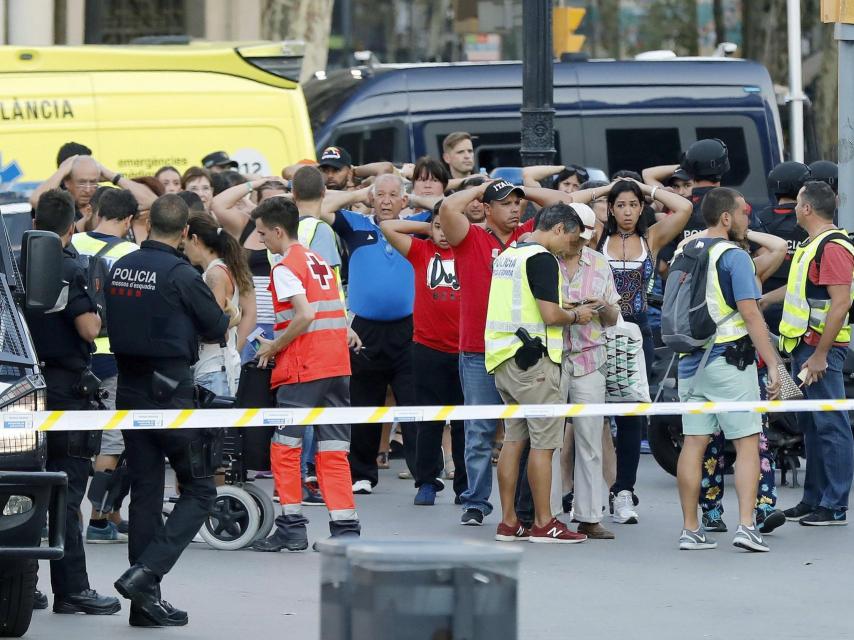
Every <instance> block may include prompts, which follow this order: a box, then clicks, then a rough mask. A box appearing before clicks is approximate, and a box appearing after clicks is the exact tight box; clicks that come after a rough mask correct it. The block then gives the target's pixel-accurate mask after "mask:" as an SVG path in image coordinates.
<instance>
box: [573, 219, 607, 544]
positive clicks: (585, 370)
mask: <svg viewBox="0 0 854 640" xmlns="http://www.w3.org/2000/svg"><path fill="white" fill-rule="evenodd" d="M570 206H571V207H572V208H573V209H575V212H576V213H577V214H578V215H579V216H580V217H581V221H582V222H583V223H584V230H583V231H582V233H581V236H580V238H579V241H578V247H573V251H571V252H570V254H568V255H566V256H564V257H563V258H562V259H561V260H559V261H558V262H559V263H560V268H561V272H562V273H563V291H562V294H563V295H562V299H563V300H564V307H566V308H568V309H576V310H580V309H583V308H585V307H586V308H588V309H590V310H591V311H592V312H593V314H592V318H591V320H590V322H588V323H586V324H574V325H571V326H568V327H566V328H565V329H564V334H563V335H564V350H563V363H562V371H561V384H562V386H563V389H562V392H563V393H564V395H565V396H568V397H569V399H570V402H574V403H603V402H605V374H604V365H605V327H610V326H612V325H614V324H616V323H617V320H618V318H619V316H620V305H619V302H620V294H619V293H617V290H616V287H615V286H614V276H613V274H612V271H611V267H610V265H609V264H608V261H607V259H606V258H605V256H603V255H602V254H601V253H599V252H597V251H594V250H593V249H591V248H589V247H588V246H586V244H587V241H588V240H589V239H590V238H591V237H592V236H593V231H594V228H595V225H596V214H595V213H593V210H592V209H591V208H590V207H588V206H587V205H584V204H578V203H573V204H571V205H570ZM585 315H586V314H585ZM572 424H573V429H574V432H575V481H574V488H575V495H574V514H575V519H576V520H578V522H579V523H580V524H579V525H578V531H579V532H580V533H585V534H587V537H589V538H593V539H600V540H608V539H612V538H613V537H614V534H613V533H611V532H610V531H608V530H607V529H605V528H604V527H603V526H602V524H601V521H602V510H603V495H604V493H603V491H602V487H603V481H602V429H603V422H602V418H600V417H576V418H573V419H572Z"/></svg>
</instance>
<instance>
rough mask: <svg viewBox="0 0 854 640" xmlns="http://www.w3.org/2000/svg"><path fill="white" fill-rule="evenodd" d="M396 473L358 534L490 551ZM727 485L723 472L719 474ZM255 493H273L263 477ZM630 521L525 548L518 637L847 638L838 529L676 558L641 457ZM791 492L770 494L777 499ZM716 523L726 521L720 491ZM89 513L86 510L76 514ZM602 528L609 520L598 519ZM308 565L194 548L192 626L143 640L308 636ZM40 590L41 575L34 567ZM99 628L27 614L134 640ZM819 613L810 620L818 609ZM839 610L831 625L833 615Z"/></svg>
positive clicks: (101, 567) (108, 570)
mask: <svg viewBox="0 0 854 640" xmlns="http://www.w3.org/2000/svg"><path fill="white" fill-rule="evenodd" d="M400 464H401V463H400V462H399V461H393V469H392V471H385V472H382V473H383V474H384V475H383V476H382V478H381V484H380V486H379V489H378V491H377V492H376V493H375V494H374V495H372V496H359V497H358V506H359V513H360V515H361V517H362V520H363V523H364V537H366V538H368V537H371V538H379V537H395V538H398V537H399V538H424V537H425V536H428V537H433V538H435V539H439V540H447V541H448V542H449V544H450V543H451V541H453V540H454V539H462V538H465V539H476V540H483V541H490V540H491V539H492V534H493V533H494V526H495V524H496V523H497V519H496V516H495V515H493V516H492V517H491V518H489V519H488V520H487V523H488V525H489V526H484V527H482V528H468V527H461V526H459V525H458V524H457V522H458V514H459V511H458V508H457V507H455V506H454V505H453V504H451V497H450V495H449V493H448V492H446V493H445V494H444V495H443V494H440V496H441V504H437V506H435V507H433V508H425V507H414V506H413V505H412V497H413V494H414V491H413V489H412V488H411V484H410V483H409V482H407V481H403V480H398V479H397V470H398V467H399V465H400ZM728 481H731V476H730V477H728ZM262 486H264V487H265V488H267V489H268V490H272V486H271V481H269V480H267V481H263V482H262ZM638 487H639V489H638V491H639V496H640V498H641V501H642V502H641V505H640V507H639V513H640V516H641V522H640V524H638V525H637V526H625V525H624V526H620V525H614V524H608V526H609V527H610V528H612V529H613V530H614V531H615V533H616V534H617V539H616V540H615V541H588V542H585V543H584V544H582V545H533V544H525V545H523V549H524V551H525V554H524V560H523V563H522V569H521V586H520V617H519V638H525V639H529V638H548V637H569V636H572V637H577V638H582V637H585V636H592V637H601V638H627V639H632V640H634V639H644V638H650V639H652V638H655V639H656V640H665V639H668V638H680V639H681V638H685V637H692V638H710V639H718V638H749V637H766V636H769V635H770V636H771V637H774V638H775V639H780V638H852V637H854V631H852V630H851V626H850V622H849V618H848V616H846V615H844V613H843V612H844V611H846V610H847V607H848V606H850V601H851V583H852V577H851V576H852V575H854V553H852V552H851V540H852V535H854V532H853V531H851V530H850V529H849V528H843V527H829V528H823V529H818V530H816V529H809V530H807V529H806V528H805V527H801V526H799V525H797V524H794V525H793V524H792V523H787V524H786V525H785V526H784V527H782V528H781V529H779V530H778V531H777V532H776V533H775V534H774V535H773V536H769V541H770V543H771V545H772V552H771V553H769V554H746V553H743V552H740V551H738V550H736V549H735V548H733V547H732V546H730V544H729V543H730V540H731V535H732V534H723V535H719V537H718V540H719V542H720V543H721V544H720V546H719V548H718V549H717V550H715V551H705V552H695V553H689V552H679V551H678V550H677V549H676V539H677V538H678V535H679V526H680V517H679V505H678V501H677V496H676V488H675V481H674V479H673V478H671V477H670V476H668V475H666V474H665V473H664V472H663V471H661V470H660V469H659V468H658V467H657V465H656V464H655V462H654V461H653V459H652V457H651V456H643V458H642V460H641V469H640V478H639V483H638ZM799 496H800V490H793V489H787V488H784V489H781V490H780V503H781V505H783V506H790V505H792V504H794V503H795V502H797V498H798V497H799ZM725 504H726V507H727V514H726V520H727V521H728V522H729V523H730V525H733V524H734V523H735V517H734V514H735V512H736V509H735V495H734V490H733V489H732V487H731V484H729V483H728V488H727V498H726V501H725ZM308 512H309V514H308V515H309V517H310V518H311V520H312V525H311V528H310V531H309V535H310V537H311V539H315V538H317V537H320V536H325V535H328V531H327V528H326V514H325V511H324V510H323V509H315V508H309V509H308ZM86 513H88V509H87V511H86ZM606 524H607V523H606ZM86 551H87V555H88V561H89V575H90V579H91V582H92V585H93V586H94V587H95V588H97V589H100V590H102V591H103V592H107V593H114V592H113V589H112V582H113V580H114V579H115V578H116V577H117V576H118V575H119V574H120V573H121V572H122V571H123V570H124V568H125V567H126V566H127V560H126V555H125V554H126V547H125V546H124V545H105V546H93V545H88V546H87V549H86ZM319 560H320V558H319V555H318V554H316V553H312V552H306V553H303V554H285V553H282V554H278V555H269V554H260V553H254V552H251V551H242V552H222V551H213V550H211V549H209V548H208V547H206V546H205V545H202V544H193V545H191V548H190V549H189V550H188V551H187V552H186V553H185V554H184V557H183V558H182V559H181V561H180V562H179V564H178V566H177V568H176V569H175V571H174V572H173V573H172V574H170V575H169V576H168V577H167V578H166V580H165V583H164V589H163V592H164V597H165V598H166V599H167V600H170V601H171V602H173V603H174V604H176V605H178V606H180V607H182V608H185V609H187V610H188V611H189V614H190V624H189V626H187V627H184V628H181V629H170V630H166V631H153V632H151V633H152V635H154V634H156V635H158V636H161V635H162V636H166V635H169V636H170V637H175V638H186V639H190V638H198V639H205V640H217V639H219V638H233V637H242V638H245V639H246V640H250V639H253V640H254V639H256V638H274V637H275V638H300V639H314V638H317V637H318V615H319V598H318V576H319V567H320V562H319ZM41 575H42V576H43V582H42V586H43V587H46V586H47V575H48V574H47V567H44V568H43V570H42V574H41ZM123 607H124V610H123V611H122V613H121V614H119V615H115V616H111V617H108V618H89V617H84V616H77V617H75V618H69V617H68V616H58V615H53V614H52V613H49V612H46V611H41V612H36V613H35V614H34V620H33V624H32V626H31V628H30V632H29V634H28V635H27V637H28V638H31V639H33V640H48V639H49V640H56V639H59V638H61V639H62V640H77V639H78V638H79V639H83V638H93V637H100V638H110V639H115V640H119V639H121V638H136V639H138V638H140V637H142V636H143V635H145V633H146V632H144V631H140V630H137V629H131V628H130V627H128V626H127V606H126V602H125V601H123ZM819 612H822V613H819ZM840 614H842V615H840Z"/></svg>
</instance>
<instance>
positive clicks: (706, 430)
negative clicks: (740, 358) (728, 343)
mask: <svg viewBox="0 0 854 640" xmlns="http://www.w3.org/2000/svg"><path fill="white" fill-rule="evenodd" d="M698 375H700V374H698ZM688 384H690V380H680V381H679V400H681V401H682V402H737V401H740V400H744V401H753V402H756V401H758V400H759V378H758V377H757V373H756V365H755V364H752V365H750V366H749V367H747V368H746V369H745V370H744V371H739V370H738V367H735V366H733V365H731V364H727V361H726V360H725V359H724V357H723V355H721V356H719V357H717V358H715V359H714V360H713V361H712V362H711V363H710V364H708V365H706V368H705V369H704V370H703V371H702V374H701V375H700V377H699V378H697V381H696V383H695V384H694V388H693V389H692V390H691V394H690V395H688V394H687V393H686V392H685V389H686V388H687V386H688ZM719 431H723V432H724V438H726V439H727V440H738V439H739V438H744V437H746V436H752V435H754V434H757V433H761V432H762V416H761V415H760V414H758V413H700V414H686V415H684V416H682V433H683V434H685V435H686V436H711V435H714V434H716V433H717V432H719Z"/></svg>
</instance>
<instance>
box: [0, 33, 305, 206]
mask: <svg viewBox="0 0 854 640" xmlns="http://www.w3.org/2000/svg"><path fill="white" fill-rule="evenodd" d="M301 63H302V44H301V43H287V42H285V43H282V42H280V43H271V42H265V43H253V44H243V45H240V44H223V43H205V44H193V45H136V46H83V47H21V46H2V47H0V191H19V192H27V191H29V190H31V189H32V188H34V187H35V185H37V184H38V183H39V182H41V181H43V180H44V179H45V178H47V177H48V176H50V175H51V174H52V173H53V172H54V171H55V170H56V153H57V151H58V150H59V147H60V146H62V145H63V144H64V143H65V142H69V141H74V142H79V143H82V144H85V145H86V146H88V147H89V148H91V149H92V151H93V154H94V156H95V157H96V158H97V159H98V160H99V161H101V162H102V163H103V164H104V165H105V166H106V167H109V168H110V169H112V170H113V171H118V172H119V173H122V174H124V175H126V176H129V177H135V176H142V175H152V174H153V173H154V172H155V171H157V169H158V168H159V167H161V166H163V165H173V166H175V167H177V168H178V169H179V170H181V171H183V170H184V169H186V168H187V167H189V166H192V165H199V164H200V162H201V159H202V157H203V156H205V155H207V154H208V153H210V152H212V151H218V150H224V151H226V152H227V153H228V154H229V155H230V156H231V158H232V159H234V160H236V161H237V163H238V170H239V171H241V172H242V173H256V174H261V175H278V174H279V172H280V171H281V169H282V167H283V166H285V165H288V164H292V163H294V162H297V161H299V160H302V159H306V158H308V159H313V158H314V157H315V156H314V143H313V139H312V133H311V126H310V124H309V119H308V113H307V110H306V106H305V99H304V98H303V94H302V90H301V89H300V86H299V83H298V78H299V72H300V67H301Z"/></svg>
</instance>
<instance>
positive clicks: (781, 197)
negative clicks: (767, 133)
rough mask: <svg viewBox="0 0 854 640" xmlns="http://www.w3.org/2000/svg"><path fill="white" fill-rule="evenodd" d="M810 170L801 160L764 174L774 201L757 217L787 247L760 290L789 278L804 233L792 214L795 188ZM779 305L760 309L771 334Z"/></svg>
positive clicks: (776, 324) (779, 312)
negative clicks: (783, 257)
mask: <svg viewBox="0 0 854 640" xmlns="http://www.w3.org/2000/svg"><path fill="white" fill-rule="evenodd" d="M810 179H811V178H810V169H809V167H808V166H806V165H805V164H803V163H801V162H781V163H780V164H778V165H777V166H776V167H774V168H773V169H771V172H770V173H769V174H768V192H769V194H770V195H772V196H773V198H774V200H775V201H776V204H772V205H769V206H768V207H765V208H764V209H763V210H762V211H760V212H759V214H758V218H759V222H760V224H761V225H762V226H763V228H764V231H766V232H767V233H770V234H772V235H775V236H777V237H778V238H782V239H783V240H785V241H786V244H787V245H788V246H789V248H788V250H787V251H786V259H785V260H784V261H783V264H781V265H780V267H779V268H778V269H777V271H775V272H774V274H773V275H772V276H771V277H770V278H768V279H767V280H766V281H765V283H764V285H763V287H762V289H763V292H764V293H767V292H769V291H774V290H776V289H779V288H780V287H784V286H786V281H787V280H788V278H789V266H790V265H791V264H792V256H793V255H794V254H795V249H796V248H797V246H798V244H800V243H801V242H802V241H803V240H805V239H806V237H807V234H806V231H804V230H803V229H802V228H801V227H799V226H798V220H797V217H796V216H795V205H796V204H797V197H798V191H800V190H801V187H803V186H804V184H805V183H806V182H807V180H810ZM782 313H783V305H781V304H778V305H772V306H770V307H766V308H765V310H764V315H765V321H766V322H767V323H768V328H769V329H770V330H771V332H772V333H774V334H776V333H777V331H778V328H779V326H780V316H781V315H782Z"/></svg>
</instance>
